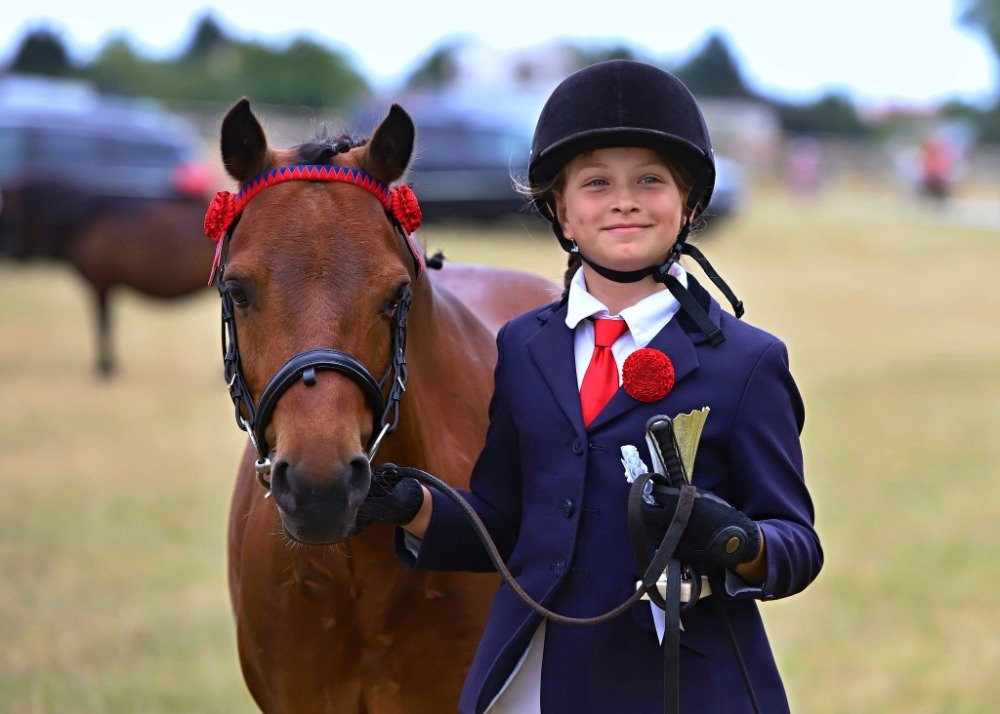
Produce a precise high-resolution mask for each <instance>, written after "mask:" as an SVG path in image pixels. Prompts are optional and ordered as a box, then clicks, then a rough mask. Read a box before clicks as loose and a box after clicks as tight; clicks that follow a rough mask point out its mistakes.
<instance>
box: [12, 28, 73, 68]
mask: <svg viewBox="0 0 1000 714" xmlns="http://www.w3.org/2000/svg"><path fill="white" fill-rule="evenodd" d="M72 70H73V66H72V64H71V63H70V61H69V54H67V52H66V47H65V46H64V45H63V42H62V38H61V37H60V36H59V35H58V34H56V33H55V32H53V31H52V30H49V29H47V28H39V29H37V30H32V31H31V32H29V33H28V34H27V35H26V36H25V38H24V40H23V41H22V42H21V46H20V47H19V48H18V49H17V52H15V53H14V59H13V60H12V61H11V64H10V71H11V72H22V73H24V74H44V75H48V76H50V77H65V76H67V75H69V74H70V73H71V72H72Z"/></svg>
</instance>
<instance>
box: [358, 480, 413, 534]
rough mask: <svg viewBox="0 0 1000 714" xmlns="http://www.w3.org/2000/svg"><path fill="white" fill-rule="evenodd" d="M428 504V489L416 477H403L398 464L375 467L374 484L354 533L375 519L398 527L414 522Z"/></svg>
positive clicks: (362, 508) (359, 515) (372, 483)
mask: <svg viewBox="0 0 1000 714" xmlns="http://www.w3.org/2000/svg"><path fill="white" fill-rule="evenodd" d="M423 504H424V490H423V489H422V488H421V487H420V483H419V482H418V481H417V480H416V479H415V478H410V477H403V476H402V474H400V473H399V470H398V469H397V468H396V465H395V464H382V465H381V466H376V467H375V468H373V469H372V482H371V487H370V488H369V489H368V495H367V496H365V500H364V502H363V503H362V504H361V507H360V508H358V517H357V519H356V520H355V521H354V535H357V534H358V533H360V532H361V531H363V530H364V529H365V528H367V527H368V526H369V525H370V524H371V523H373V522H374V521H385V522H386V523H394V524H395V525H397V526H401V525H404V524H406V523H409V522H410V521H412V520H413V519H414V518H415V517H416V515H417V513H419V512H420V507H421V506H422V505H423Z"/></svg>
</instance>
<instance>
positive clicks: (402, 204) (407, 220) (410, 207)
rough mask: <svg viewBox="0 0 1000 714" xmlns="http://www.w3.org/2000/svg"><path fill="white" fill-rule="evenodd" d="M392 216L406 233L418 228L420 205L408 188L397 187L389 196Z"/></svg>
mask: <svg viewBox="0 0 1000 714" xmlns="http://www.w3.org/2000/svg"><path fill="white" fill-rule="evenodd" d="M390 200H391V201H392V215H394V216H395V217H396V220H397V221H399V225H401V226H402V227H403V230H404V231H406V232H407V233H413V231H415V230H417V229H418V228H419V227H420V203H419V202H418V201H417V197H416V195H415V194H414V193H413V189H411V188H410V187H409V186H405V185H404V186H397V187H396V188H394V189H392V192H391V194H390Z"/></svg>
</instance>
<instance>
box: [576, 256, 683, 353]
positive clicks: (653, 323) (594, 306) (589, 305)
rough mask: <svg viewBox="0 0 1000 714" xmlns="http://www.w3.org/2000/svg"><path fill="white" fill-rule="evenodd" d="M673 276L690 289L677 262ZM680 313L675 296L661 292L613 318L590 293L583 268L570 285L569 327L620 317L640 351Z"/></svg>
mask: <svg viewBox="0 0 1000 714" xmlns="http://www.w3.org/2000/svg"><path fill="white" fill-rule="evenodd" d="M670 274H671V275H673V276H674V277H675V278H677V279H678V280H679V281H680V282H681V285H683V286H684V287H687V282H688V281H687V271H686V270H684V268H683V267H682V266H681V265H680V264H679V263H676V262H675V263H674V264H673V265H671V266H670ZM679 309H680V303H678V302H677V298H675V297H674V296H673V293H671V292H670V291H669V290H659V291H657V292H655V293H653V294H652V295H650V296H648V297H645V298H643V299H642V300H640V301H639V302H637V303H636V304H635V305H631V306H629V307H627V308H625V309H624V310H622V311H621V313H620V315H612V314H611V313H610V312H608V308H607V306H606V305H605V304H604V303H603V302H601V301H600V300H598V299H597V298H596V297H594V296H593V295H591V294H590V292H589V291H588V290H587V282H586V280H585V279H584V275H583V268H580V269H579V270H577V271H576V273H575V274H574V275H573V278H572V280H571V281H570V284H569V299H568V300H567V303H566V326H567V327H568V328H570V329H571V330H574V329H576V326H577V325H578V324H580V322H581V321H583V320H586V319H587V318H588V317H621V318H622V319H623V320H625V322H626V323H627V324H628V329H629V332H630V333H632V338H633V339H634V340H635V343H636V345H638V346H640V347H641V346H645V345H647V344H649V342H650V340H652V339H653V338H654V337H655V336H656V334H657V333H658V332H659V331H660V330H662V329H663V327H664V326H665V325H666V324H667V323H668V322H670V319H671V318H672V317H673V316H674V315H675V314H677V311H678V310H679Z"/></svg>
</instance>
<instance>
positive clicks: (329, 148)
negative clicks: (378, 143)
mask: <svg viewBox="0 0 1000 714" xmlns="http://www.w3.org/2000/svg"><path fill="white" fill-rule="evenodd" d="M367 143H368V138H367V137H363V138H357V137H354V136H351V135H350V134H341V135H340V136H335V137H334V136H330V135H329V131H328V129H327V127H326V126H323V127H321V128H320V130H319V133H318V134H317V135H316V137H315V138H314V139H313V140H312V141H307V142H305V143H303V144H299V146H297V147H295V159H296V163H299V164H312V165H317V164H334V163H336V161H334V158H335V157H336V156H337V155H338V154H346V153H347V152H348V151H350V150H351V149H357V148H358V147H361V146H364V145H365V144H367Z"/></svg>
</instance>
